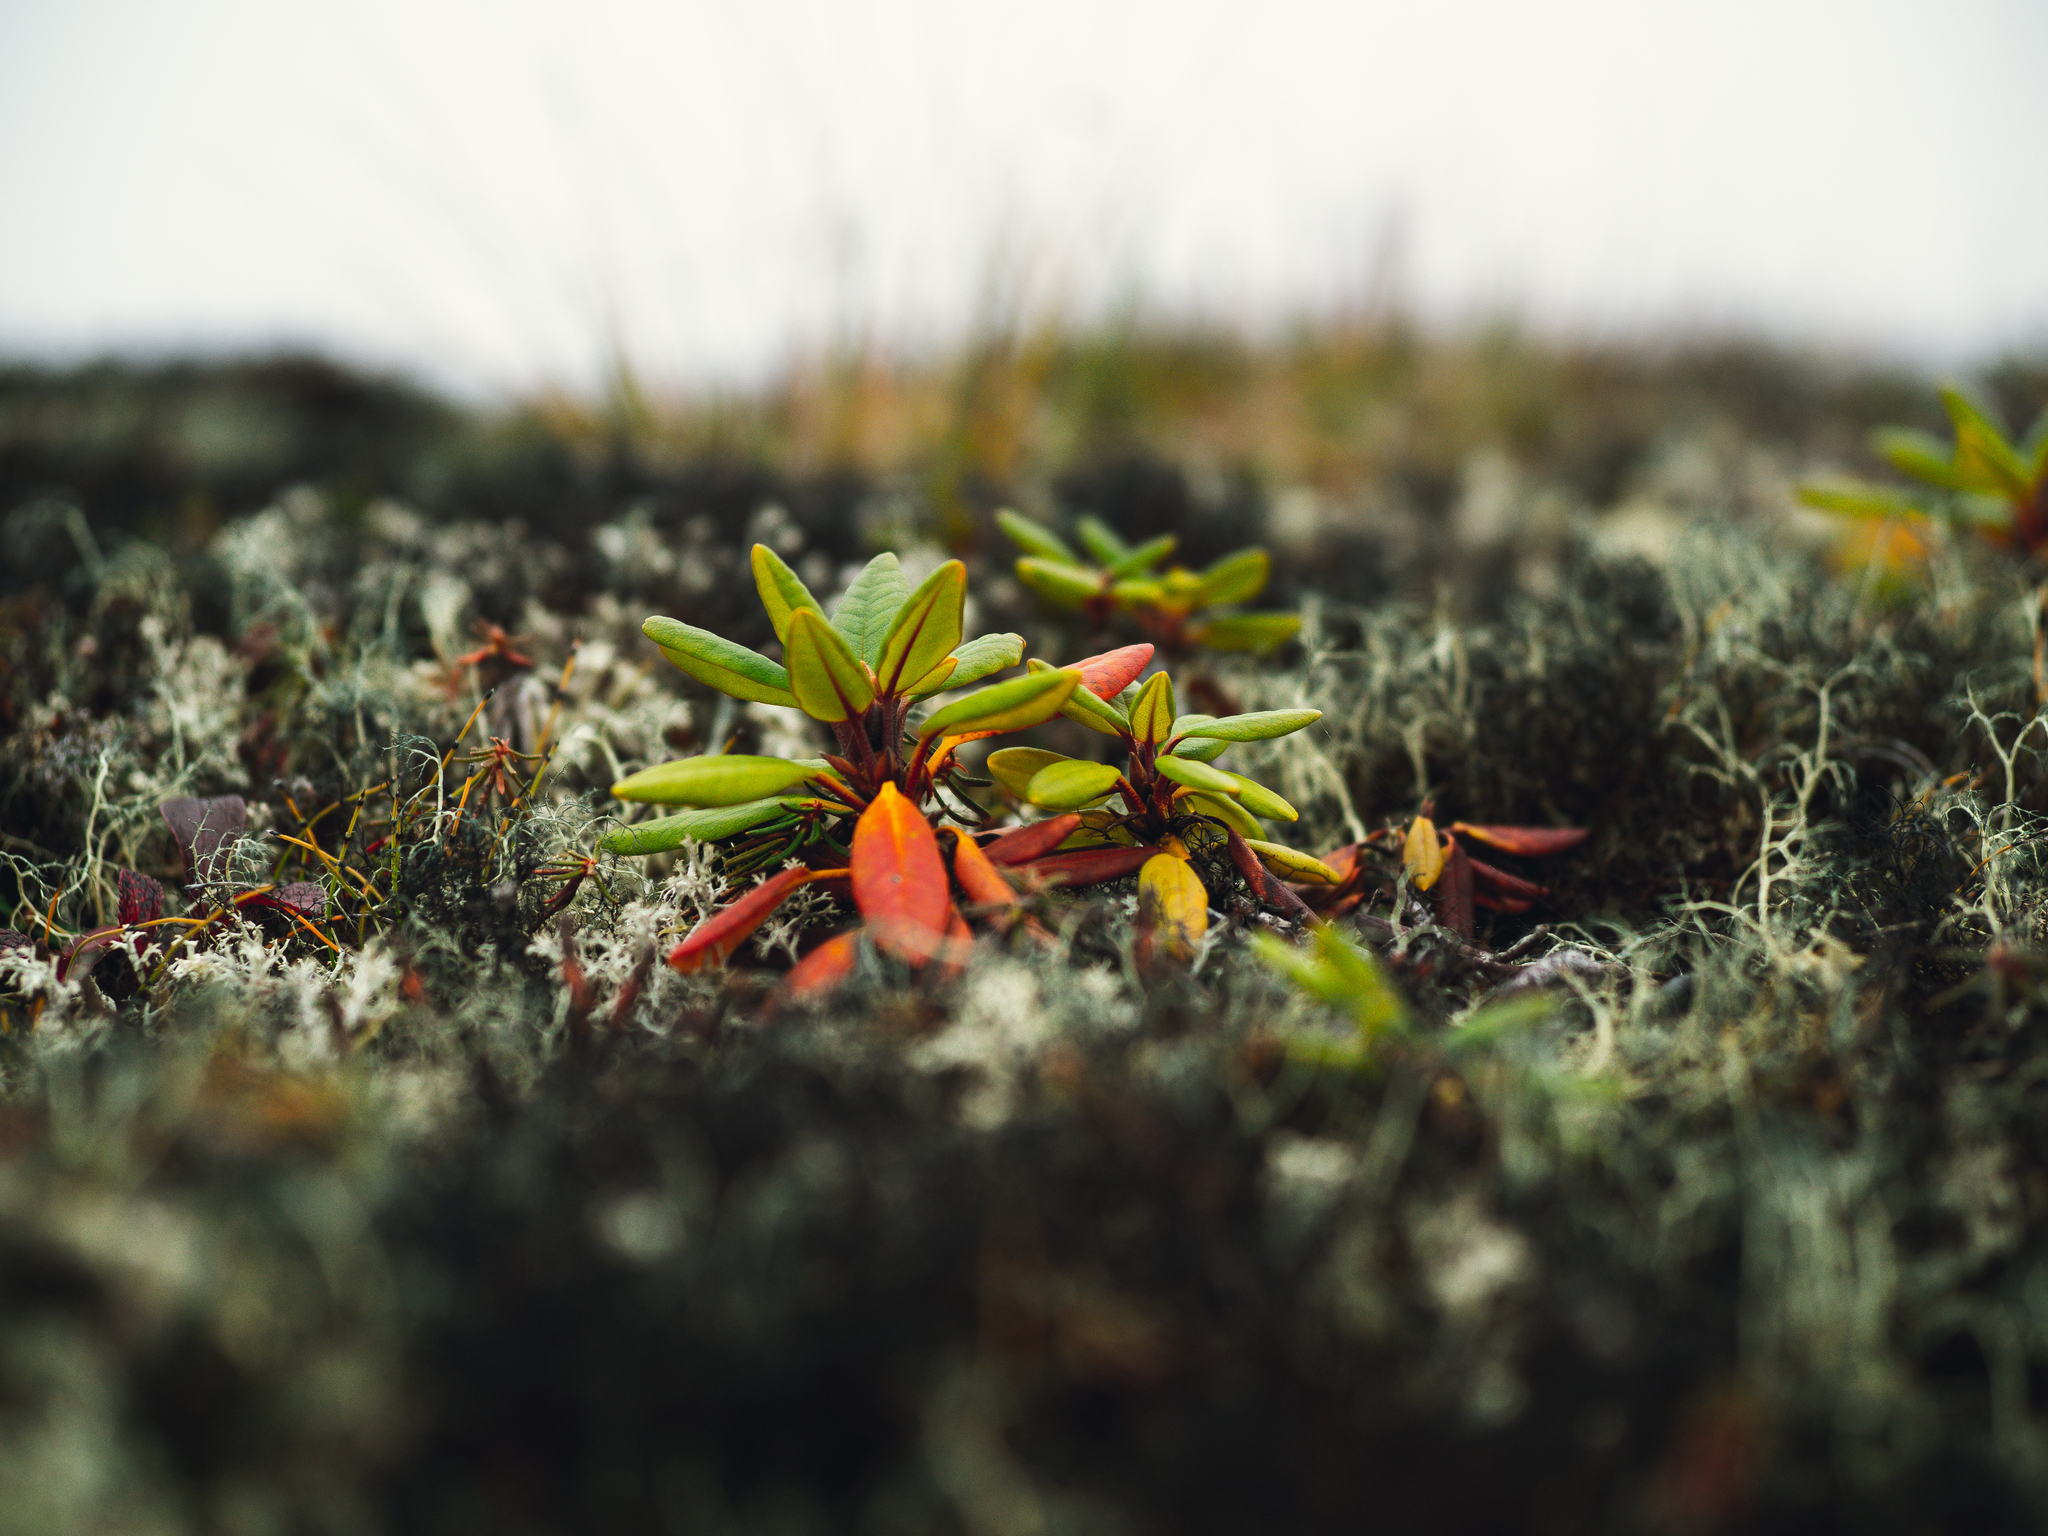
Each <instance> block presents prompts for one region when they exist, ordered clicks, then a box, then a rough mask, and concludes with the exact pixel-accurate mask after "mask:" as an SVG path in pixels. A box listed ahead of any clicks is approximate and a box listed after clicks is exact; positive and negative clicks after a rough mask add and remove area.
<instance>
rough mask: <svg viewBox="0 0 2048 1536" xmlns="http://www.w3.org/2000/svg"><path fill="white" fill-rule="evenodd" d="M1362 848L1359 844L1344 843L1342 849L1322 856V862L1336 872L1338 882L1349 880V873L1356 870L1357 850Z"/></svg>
mask: <svg viewBox="0 0 2048 1536" xmlns="http://www.w3.org/2000/svg"><path fill="white" fill-rule="evenodd" d="M1362 846H1363V845H1362V844H1359V843H1346V844H1345V845H1344V846H1343V847H1342V848H1339V849H1337V850H1336V851H1334V852H1332V853H1326V854H1324V855H1323V862H1324V863H1325V864H1327V865H1329V866H1330V868H1332V869H1334V870H1335V871H1337V878H1338V879H1339V880H1340V881H1342V880H1349V879H1350V878H1351V872H1352V871H1353V870H1355V869H1356V868H1358V850H1359V849H1360V847H1362Z"/></svg>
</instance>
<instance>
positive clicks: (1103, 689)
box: [1074, 645, 1152, 699]
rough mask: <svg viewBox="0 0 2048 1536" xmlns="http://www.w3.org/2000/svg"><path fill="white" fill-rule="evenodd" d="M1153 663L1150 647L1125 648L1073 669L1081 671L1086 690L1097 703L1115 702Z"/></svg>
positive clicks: (1077, 663)
mask: <svg viewBox="0 0 2048 1536" xmlns="http://www.w3.org/2000/svg"><path fill="white" fill-rule="evenodd" d="M1151 660H1152V647H1151V646H1149V645H1126V646H1122V647H1120V648H1118V649H1117V650H1114V651H1104V652H1102V654H1101V655H1099V656H1090V657H1089V658H1088V659H1087V660H1086V661H1077V662H1075V663H1074V665H1075V666H1077V667H1079V668H1080V669H1081V686H1082V687H1083V688H1086V689H1087V690H1088V691H1089V692H1090V693H1092V694H1094V695H1095V697H1097V698H1098V699H1113V698H1115V697H1116V696H1117V695H1118V694H1120V693H1122V692H1123V691H1124V690H1125V689H1126V688H1128V687H1130V686H1131V684H1132V683H1134V682H1136V681H1137V679H1138V674H1139V673H1140V672H1142V671H1144V670H1145V667H1146V665H1147V664H1148V663H1149V662H1150V661H1151Z"/></svg>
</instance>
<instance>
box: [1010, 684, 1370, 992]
mask: <svg viewBox="0 0 2048 1536" xmlns="http://www.w3.org/2000/svg"><path fill="white" fill-rule="evenodd" d="M1152 654H1153V648H1152V647H1151V646H1150V645H1131V646H1125V647H1123V648H1122V649H1121V650H1116V651H1107V652H1104V653H1103V654H1102V655H1100V656H1091V657H1090V658H1088V660H1086V661H1084V662H1081V663H1080V664H1079V671H1080V673H1081V677H1082V686H1081V687H1079V688H1077V689H1075V690H1074V691H1073V692H1072V693H1071V694H1069V695H1068V696H1067V698H1066V700H1065V702H1064V703H1063V704H1062V705H1061V706H1060V712H1061V713H1062V714H1064V715H1066V716H1067V717H1068V718H1069V719H1072V720H1074V721H1076V722H1077V723H1079V724H1081V725H1085V726H1087V727H1088V728H1089V729H1090V730H1092V731H1097V732H1100V733H1101V734H1103V735H1105V736H1112V737H1115V738H1116V739H1117V740H1118V741H1119V742H1120V743H1121V744H1122V746H1123V749H1124V763H1123V766H1122V767H1121V768H1119V767H1118V766H1117V765H1115V764H1113V763H1097V762H1089V761H1085V760H1083V759H1080V758H1071V757H1066V756H1063V755H1062V754H1060V753H1058V752H1048V751H1044V750H1042V749H1040V748H1036V747H1007V748H1004V749H1002V750H1000V751H997V752H992V753H990V754H989V758H988V773H989V775H990V777H991V778H993V779H994V780H995V781H996V782H997V783H999V784H1001V785H1002V786H1003V787H1004V788H1005V789H1007V790H1009V791H1010V792H1011V793H1012V794H1014V795H1016V796H1017V798H1018V799H1020V800H1024V801H1026V802H1028V803H1029V804H1032V805H1035V806H1037V807H1039V808H1040V809H1041V810H1047V811H1054V812H1065V813H1074V814H1078V816H1079V817H1080V821H1079V823H1078V825H1077V827H1076V830H1075V832H1074V834H1073V836H1072V838H1070V839H1069V841H1068V842H1067V844H1066V845H1065V848H1066V853H1065V855H1064V856H1065V857H1068V858H1070V859H1071V861H1072V862H1073V864H1074V866H1075V868H1076V871H1077V876H1078V878H1077V879H1076V881H1075V883H1087V880H1088V879H1090V878H1099V879H1110V878H1115V876H1116V875H1118V874H1128V873H1130V866H1129V864H1128V855H1129V852H1130V851H1131V850H1136V851H1137V852H1138V853H1141V854H1147V855H1148V856H1147V858H1146V859H1145V862H1144V863H1143V864H1142V865H1141V866H1140V867H1139V913H1140V927H1141V929H1143V930H1145V931H1147V932H1170V934H1171V937H1170V938H1169V939H1168V940H1167V941H1166V942H1165V943H1164V948H1165V950H1166V951H1167V952H1169V953H1174V954H1176V955H1181V956H1182V957H1183V958H1184V957H1185V955H1184V952H1185V951H1187V950H1188V949H1189V947H1190V946H1191V944H1192V943H1193V942H1194V941H1196V940H1199V939H1200V937H1201V935H1202V933H1203V932H1204V931H1205V929H1206V925H1207V895H1206V888H1205V887H1204V886H1202V884H1201V883H1200V878H1199V876H1197V875H1194V874H1193V873H1192V870H1191V866H1192V862H1193V861H1192V855H1193V854H1195V853H1201V852H1208V851H1213V850H1217V849H1219V848H1220V849H1224V850H1227V852H1228V855H1229V858H1230V861H1231V863H1232V865H1233V866H1234V867H1235V868H1236V869H1237V871H1238V873H1239V874H1240V875H1241V876H1242V877H1243V878H1244V880H1245V882H1246V884H1247V885H1248V886H1250V888H1251V890H1252V893H1253V894H1254V895H1255V896H1256V897H1258V898H1259V899H1260V900H1261V901H1263V902H1265V903H1266V904H1268V905H1270V906H1272V907H1274V908H1276V909H1277V910H1279V911H1281V912H1282V913H1284V914H1285V915H1287V916H1289V917H1296V918H1299V917H1306V916H1307V915H1308V913H1307V909H1306V908H1305V907H1304V906H1303V904H1302V902H1301V900H1300V898H1299V897H1297V896H1295V895H1294V893H1293V892H1292V891H1291V890H1290V889H1289V888H1288V886H1287V884H1286V882H1287V881H1297V882H1308V883H1328V884H1331V885H1334V884H1336V883H1337V882H1338V880H1339V878H1340V877H1339V875H1338V874H1337V872H1336V871H1335V870H1332V869H1330V868H1328V867H1327V866H1326V865H1324V864H1323V863H1322V862H1321V861H1320V860H1319V859H1316V858H1314V857H1313V856H1311V855H1309V854H1306V853H1301V852H1298V851H1297V850H1295V849H1292V848H1288V847H1286V846H1284V845H1282V844H1279V843H1274V842H1269V841H1267V840H1266V832H1265V828H1264V827H1262V826H1261V825H1260V823H1259V818H1260V817H1266V818H1269V819H1272V820H1277V821H1294V820H1295V819H1297V813H1296V811H1295V809H1294V807H1293V806H1291V805H1289V804H1288V803H1287V802H1286V801H1285V800H1284V799H1282V798H1281V797H1280V796H1279V795H1277V794H1275V793H1273V791H1272V790H1270V789H1268V788H1266V787H1265V786H1264V785H1263V784H1260V783H1259V782H1258V781H1257V780H1255V779H1251V778H1248V777H1246V776H1245V775H1244V774H1241V773H1233V772H1231V771H1230V770H1228V769H1225V768H1219V767H1217V766H1216V761H1215V760H1216V759H1217V758H1218V757H1220V756H1221V755H1222V754H1223V753H1224V752H1225V751H1226V750H1227V749H1228V748H1229V747H1230V745H1231V744H1232V743H1233V742H1240V741H1266V740H1271V739H1273V738H1275V737H1279V736H1286V735H1291V734H1292V733H1293V732H1295V731H1298V730H1301V729H1303V728H1305V727H1307V726H1310V725H1313V724H1314V723H1315V722H1316V721H1318V720H1320V719H1321V718H1322V711H1321V710H1316V709H1275V710H1261V711H1258V712H1256V713H1252V714H1241V715H1229V716H1225V717H1224V718H1222V719H1220V720H1219V719H1217V718H1216V717H1215V716H1213V715H1203V714H1179V713H1177V712H1176V710H1175V707H1174V696H1173V682H1172V680H1171V679H1170V678H1169V677H1168V676H1167V675H1166V674H1165V673H1164V672H1158V673H1154V674H1153V675H1152V676H1151V677H1150V678H1149V679H1147V680H1146V681H1145V682H1144V683H1143V684H1139V683H1138V682H1137V681H1136V679H1137V677H1138V676H1139V674H1140V673H1142V672H1143V671H1144V669H1145V667H1146V665H1147V664H1148V663H1149V662H1150V661H1151V659H1152ZM1033 666H1034V667H1037V668H1043V669H1044V670H1043V672H1037V673H1034V674H1033V675H1041V676H1042V675H1046V674H1049V673H1050V672H1051V670H1052V669H1051V668H1050V667H1047V666H1046V665H1045V663H1043V662H1037V663H1033ZM1161 856H1163V857H1165V858H1166V859H1168V860H1169V862H1171V863H1174V864H1177V865H1179V866H1180V868H1178V869H1168V868H1167V867H1166V866H1165V865H1160V864H1159V857H1161ZM1155 866H1156V867H1155ZM1098 868H1099V869H1100V870H1101V871H1103V872H1102V873H1100V874H1096V873H1094V872H1095V871H1096V870H1097V869H1098ZM1082 871H1086V872H1087V873H1086V874H1085V875H1082V874H1081V873H1080V872H1082Z"/></svg>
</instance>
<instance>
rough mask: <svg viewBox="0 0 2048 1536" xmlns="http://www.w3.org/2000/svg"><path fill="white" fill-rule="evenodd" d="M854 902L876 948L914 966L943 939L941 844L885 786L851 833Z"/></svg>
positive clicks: (947, 899)
mask: <svg viewBox="0 0 2048 1536" xmlns="http://www.w3.org/2000/svg"><path fill="white" fill-rule="evenodd" d="M852 868H853V902H854V905H855V906H857V907H859V908H860V912H861V916H862V917H864V918H866V919H867V922H868V932H869V933H870V934H872V935H873V937H874V940H875V947H876V948H878V949H880V950H881V951H882V952H883V953H884V954H890V955H895V956H896V957H897V958H899V959H902V960H908V961H909V962H910V963H911V964H912V965H917V964H921V963H922V962H923V961H924V960H926V959H928V958H929V957H930V956H931V954H932V953H933V951H934V950H935V949H936V948H937V946H938V943H939V941H940V940H941V939H943V938H944V937H945V933H946V913H947V912H948V911H949V910H951V908H952V905H953V893H952V888H951V887H950V886H949V885H947V883H946V865H945V861H944V860H942V859H941V858H940V857H939V840H938V839H937V838H936V837H934V836H933V835H932V829H931V825H930V823H928V822H927V821H926V820H925V819H924V817H923V815H922V814H921V813H920V812H919V811H918V809H917V807H916V806H914V805H912V804H911V803H910V802H909V800H907V799H905V798H904V796H903V794H902V792H901V791H900V790H898V789H897V788H896V786H895V785H894V784H884V785H883V786H882V787H881V789H880V790H878V791H877V792H876V794H875V798H874V800H873V801H872V802H871V803H870V804H869V806H868V808H867V809H866V810H865V811H862V812H861V815H860V820H859V821H858V822H857V823H855V825H854V829H853V864H852Z"/></svg>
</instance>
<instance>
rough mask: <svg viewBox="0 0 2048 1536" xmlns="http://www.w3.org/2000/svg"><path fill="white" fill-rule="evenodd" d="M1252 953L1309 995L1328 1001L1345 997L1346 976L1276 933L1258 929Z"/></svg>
mask: <svg viewBox="0 0 2048 1536" xmlns="http://www.w3.org/2000/svg"><path fill="white" fill-rule="evenodd" d="M1251 942H1252V953H1253V954H1255V955H1257V956H1258V957H1259V960H1260V962H1261V963H1262V964H1264V965H1265V966H1266V968H1267V969H1268V970H1272V971H1277V972H1279V973H1280V974H1281V975H1282V976H1284V977H1286V978H1287V979H1288V980H1289V981H1291V982H1293V983H1294V985H1295V986H1297V987H1299V988H1300V989H1301V990H1302V991H1304V992H1306V993H1308V995H1309V996H1310V997H1313V998H1316V999H1317V1000H1319V1001H1321V1002H1325V1003H1337V1004H1341V1003H1342V1002H1343V1001H1344V979H1343V977H1342V976H1340V975H1339V974H1338V973H1337V972H1336V971H1335V970H1334V969H1332V968H1331V967H1330V966H1329V965H1328V964H1327V963H1325V962H1324V961H1323V959H1322V958H1321V957H1320V956H1318V955H1314V954H1311V953H1309V952H1307V951H1305V950H1302V949H1299V948H1297V947H1296V946H1295V945H1293V944H1290V943H1288V942H1287V941H1286V940H1285V939H1283V938H1281V937H1280V936H1279V935H1278V934H1276V933H1264V932H1260V931H1258V930H1256V929H1254V930H1253V932H1252V935H1251Z"/></svg>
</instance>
